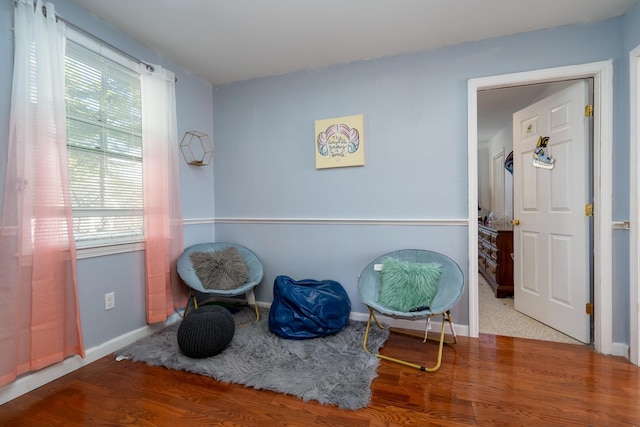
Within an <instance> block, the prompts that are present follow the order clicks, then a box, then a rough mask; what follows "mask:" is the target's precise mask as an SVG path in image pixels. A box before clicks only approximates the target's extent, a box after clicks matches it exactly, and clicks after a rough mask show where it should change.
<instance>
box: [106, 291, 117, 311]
mask: <svg viewBox="0 0 640 427" xmlns="http://www.w3.org/2000/svg"><path fill="white" fill-rule="evenodd" d="M112 308H116V294H115V292H109V293H108V294H104V309H105V310H111V309H112Z"/></svg>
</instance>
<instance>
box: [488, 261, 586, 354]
mask: <svg viewBox="0 0 640 427" xmlns="http://www.w3.org/2000/svg"><path fill="white" fill-rule="evenodd" d="M478 297H479V302H480V333H481V334H492V335H503V336H508V337H520V338H531V339H536V340H544V341H556V342H564V343H571V344H580V345H584V344H582V343H581V342H579V341H576V340H574V339H573V338H571V337H569V336H567V335H564V334H563V333H561V332H559V331H557V330H555V329H553V328H550V327H548V326H547V325H545V324H543V323H540V322H538V321H537V320H534V319H532V318H531V317H529V316H526V315H524V314H522V313H520V312H518V311H516V310H515V309H514V308H513V298H496V297H495V295H494V293H493V290H492V289H491V287H490V286H489V284H488V283H487V282H486V280H485V279H484V277H482V275H481V274H478Z"/></svg>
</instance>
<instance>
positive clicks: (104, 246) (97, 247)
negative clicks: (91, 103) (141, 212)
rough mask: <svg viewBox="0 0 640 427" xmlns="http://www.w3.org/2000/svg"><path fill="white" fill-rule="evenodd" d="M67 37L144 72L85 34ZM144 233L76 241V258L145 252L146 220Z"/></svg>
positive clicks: (69, 30) (73, 33)
mask: <svg viewBox="0 0 640 427" xmlns="http://www.w3.org/2000/svg"><path fill="white" fill-rule="evenodd" d="M66 37H67V43H68V42H73V43H76V44H78V45H80V46H82V47H84V48H86V49H88V50H90V51H92V52H94V53H96V54H98V55H101V56H103V57H104V58H106V59H108V60H110V61H113V62H114V63H116V64H119V65H121V66H123V67H125V68H127V69H129V70H131V71H133V72H135V73H137V74H140V73H141V71H142V70H141V65H140V63H139V62H137V61H134V60H132V59H131V58H128V57H126V56H125V55H123V54H120V53H118V52H117V51H116V50H114V49H112V48H110V47H109V46H106V45H105V44H103V43H100V42H99V41H97V40H96V39H94V38H91V37H89V36H87V35H85V34H82V33H81V32H79V31H76V30H74V29H72V28H69V27H67V28H66ZM65 49H66V47H65ZM65 116H66V111H65ZM143 197H144V196H143ZM143 202H144V200H143ZM143 206H144V203H143ZM142 232H143V236H142V237H141V238H140V239H131V241H126V242H122V241H120V242H113V243H106V242H97V241H96V242H94V243H93V244H89V245H82V246H80V247H78V246H77V240H76V258H77V259H85V258H93V257H98V256H105V255H113V254H120V253H127V252H134V251H143V250H144V247H145V241H144V239H145V237H144V218H143V229H142Z"/></svg>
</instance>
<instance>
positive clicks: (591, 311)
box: [585, 302, 593, 316]
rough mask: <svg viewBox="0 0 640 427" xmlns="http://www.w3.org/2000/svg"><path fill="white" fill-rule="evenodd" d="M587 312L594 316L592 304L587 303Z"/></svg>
mask: <svg viewBox="0 0 640 427" xmlns="http://www.w3.org/2000/svg"><path fill="white" fill-rule="evenodd" d="M585 311H586V312H587V314H588V315H589V316H591V315H592V314H593V304H591V303H590V302H588V303H587V306H586V307H585Z"/></svg>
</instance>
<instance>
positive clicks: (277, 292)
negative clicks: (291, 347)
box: [269, 276, 351, 339]
mask: <svg viewBox="0 0 640 427" xmlns="http://www.w3.org/2000/svg"><path fill="white" fill-rule="evenodd" d="M350 312H351V301H350V300H349V295H347V292H346V291H345V290H344V288H343V287H342V285H341V284H340V283H338V282H336V281H333V280H322V281H317V280H311V279H306V280H300V281H295V280H293V279H292V278H291V277H288V276H278V277H276V280H275V282H274V284H273V303H272V304H271V309H270V311H269V330H271V332H273V333H275V334H277V335H279V336H281V337H283V338H291V339H308V338H316V337H321V336H324V335H329V334H334V333H336V332H338V331H339V330H340V329H342V328H344V327H345V326H346V325H347V322H348V321H349V313H350Z"/></svg>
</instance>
